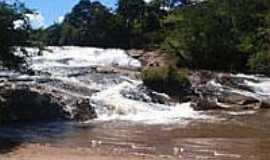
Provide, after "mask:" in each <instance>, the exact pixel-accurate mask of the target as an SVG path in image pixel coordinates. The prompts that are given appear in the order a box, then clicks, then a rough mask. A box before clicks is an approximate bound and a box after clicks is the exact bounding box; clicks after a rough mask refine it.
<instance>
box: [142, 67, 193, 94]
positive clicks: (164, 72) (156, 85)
mask: <svg viewBox="0 0 270 160" xmlns="http://www.w3.org/2000/svg"><path fill="white" fill-rule="evenodd" d="M142 79H143V82H144V84H145V85H146V86H147V87H149V88H150V89H153V90H155V91H157V92H162V93H167V94H169V95H171V96H177V95H180V94H183V92H184V91H185V89H186V88H189V87H190V82H189V79H188V78H187V75H186V74H185V73H180V72H178V71H177V70H176V69H175V68H173V67H155V68H148V69H145V70H144V71H143V72H142Z"/></svg>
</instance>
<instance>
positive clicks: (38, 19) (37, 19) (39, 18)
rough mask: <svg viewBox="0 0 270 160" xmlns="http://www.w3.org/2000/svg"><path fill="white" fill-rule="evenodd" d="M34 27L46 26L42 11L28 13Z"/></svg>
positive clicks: (27, 15)
mask: <svg viewBox="0 0 270 160" xmlns="http://www.w3.org/2000/svg"><path fill="white" fill-rule="evenodd" d="M26 17H27V18H28V19H29V21H30V23H31V25H32V27H33V28H41V27H44V26H45V23H44V20H45V19H44V17H43V15H42V14H41V13H39V12H35V13H33V14H26Z"/></svg>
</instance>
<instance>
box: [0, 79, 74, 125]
mask: <svg viewBox="0 0 270 160" xmlns="http://www.w3.org/2000/svg"><path fill="white" fill-rule="evenodd" d="M0 97H1V101H0V112H1V113H0V115H2V116H1V121H4V122H12V121H50V120H60V119H67V118H68V116H69V115H68V113H67V112H66V111H65V110H64V107H63V105H62V104H61V103H59V102H58V101H57V100H56V99H55V98H54V97H53V95H52V94H50V93H44V92H39V91H38V90H34V89H32V88H31V87H30V86H27V85H16V84H13V83H5V85H4V86H2V87H0Z"/></svg>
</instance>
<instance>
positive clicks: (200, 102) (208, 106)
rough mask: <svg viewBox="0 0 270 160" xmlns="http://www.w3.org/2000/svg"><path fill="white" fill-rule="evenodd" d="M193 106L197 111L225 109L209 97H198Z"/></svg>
mask: <svg viewBox="0 0 270 160" xmlns="http://www.w3.org/2000/svg"><path fill="white" fill-rule="evenodd" d="M191 107H192V108H193V109H194V110H196V111H205V110H216V109H224V108H223V107H221V106H219V105H218V104H217V102H216V101H215V100H212V99H209V98H198V99H197V100H195V102H192V103H191Z"/></svg>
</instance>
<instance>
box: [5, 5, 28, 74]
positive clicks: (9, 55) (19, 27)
mask: <svg viewBox="0 0 270 160" xmlns="http://www.w3.org/2000/svg"><path fill="white" fill-rule="evenodd" d="M30 13H31V11H30V10H28V9H26V8H25V7H24V5H23V4H21V3H18V2H16V3H14V4H7V3H6V2H5V1H1V2H0V31H1V34H0V44H1V45H0V61H1V65H2V66H5V67H8V68H16V69H20V70H22V69H23V68H24V67H25V66H24V56H18V55H15V51H16V46H26V45H29V43H30V41H29V31H30V29H31V28H30V24H29V22H28V19H27V17H26V14H30ZM21 51H22V53H23V55H25V54H26V52H25V51H24V50H23V49H21Z"/></svg>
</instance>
